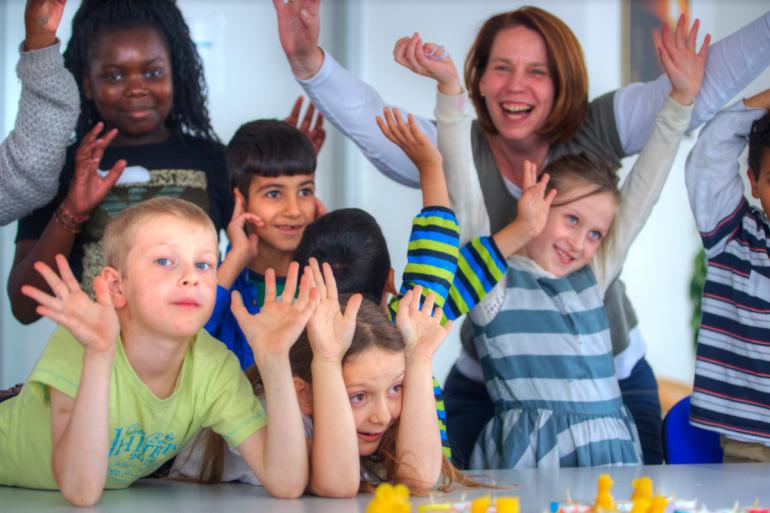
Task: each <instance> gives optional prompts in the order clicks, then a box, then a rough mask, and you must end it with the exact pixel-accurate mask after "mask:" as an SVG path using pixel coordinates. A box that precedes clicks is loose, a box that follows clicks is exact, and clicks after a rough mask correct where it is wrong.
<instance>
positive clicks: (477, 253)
mask: <svg viewBox="0 0 770 513" xmlns="http://www.w3.org/2000/svg"><path fill="white" fill-rule="evenodd" d="M507 268H508V264H507V263H506V261H505V258H504V257H503V255H502V253H500V249H498V247H497V244H495V241H494V239H493V238H492V237H476V238H475V239H472V240H471V241H470V242H468V244H466V245H465V246H463V247H462V249H460V254H459V256H458V259H457V272H456V273H455V277H454V280H453V282H452V287H451V288H450V290H449V294H448V296H447V299H446V303H445V304H444V315H445V316H446V318H447V319H451V320H454V319H457V318H458V317H461V316H462V315H464V314H466V313H468V312H470V311H471V310H472V309H473V307H474V306H476V305H477V304H479V302H481V300H482V299H484V297H486V295H487V294H489V291H491V290H492V289H493V288H494V287H495V285H497V284H498V283H499V282H500V280H502V279H503V278H504V277H505V272H506V269H507Z"/></svg>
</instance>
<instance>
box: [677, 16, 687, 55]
mask: <svg viewBox="0 0 770 513" xmlns="http://www.w3.org/2000/svg"><path fill="white" fill-rule="evenodd" d="M686 30H687V28H686V26H685V19H684V14H682V15H680V16H679V20H678V21H677V22H676V30H675V31H674V44H675V45H676V48H685V46H686V45H687V41H686V39H685V38H686V36H685V32H686Z"/></svg>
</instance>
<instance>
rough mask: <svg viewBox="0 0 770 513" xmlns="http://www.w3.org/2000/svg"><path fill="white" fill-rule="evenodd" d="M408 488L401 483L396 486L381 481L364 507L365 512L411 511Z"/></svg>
mask: <svg viewBox="0 0 770 513" xmlns="http://www.w3.org/2000/svg"><path fill="white" fill-rule="evenodd" d="M411 511H412V505H411V504H410V503H409V488H407V487H406V486H404V485H402V484H397V485H396V486H393V485H391V484H390V483H382V484H381V485H379V486H378V487H377V489H376V490H375V491H374V497H373V498H372V501H371V502H370V503H369V505H368V506H367V507H366V513H411Z"/></svg>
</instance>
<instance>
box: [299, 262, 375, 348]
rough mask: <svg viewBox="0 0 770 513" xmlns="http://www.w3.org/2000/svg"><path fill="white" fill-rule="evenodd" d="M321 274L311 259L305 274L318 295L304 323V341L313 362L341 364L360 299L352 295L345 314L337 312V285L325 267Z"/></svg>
mask: <svg viewBox="0 0 770 513" xmlns="http://www.w3.org/2000/svg"><path fill="white" fill-rule="evenodd" d="M322 267H323V270H322V269H321V267H319V265H318V261H317V260H316V259H315V258H311V259H310V265H309V266H308V267H306V268H305V272H306V273H307V274H308V275H309V276H310V278H311V280H312V283H313V286H315V288H316V290H317V291H318V299H319V302H318V306H317V307H316V309H315V312H313V315H312V316H311V317H310V320H309V321H308V323H307V333H308V339H309V340H310V346H311V347H312V348H313V358H314V359H318V360H324V361H331V362H337V363H341V362H342V359H343V358H344V356H345V353H346V352H347V350H348V348H349V347H350V344H351V343H352V342H353V334H354V333H355V331H356V316H357V315H358V309H359V308H360V307H361V301H362V300H363V297H362V296H361V294H353V295H352V296H350V299H348V303H347V305H345V312H344V313H343V312H342V310H341V308H340V301H339V296H338V294H337V282H336V281H335V279H334V273H333V272H332V268H331V266H330V265H329V264H327V263H324V264H323V266H322Z"/></svg>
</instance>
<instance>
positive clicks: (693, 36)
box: [687, 18, 700, 52]
mask: <svg viewBox="0 0 770 513" xmlns="http://www.w3.org/2000/svg"><path fill="white" fill-rule="evenodd" d="M699 28H700V20H699V19H697V18H696V19H695V21H694V22H693V24H692V27H690V32H689V33H688V34H687V48H689V49H690V50H692V51H693V52H694V51H695V44H696V43H697V41H698V29H699Z"/></svg>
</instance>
